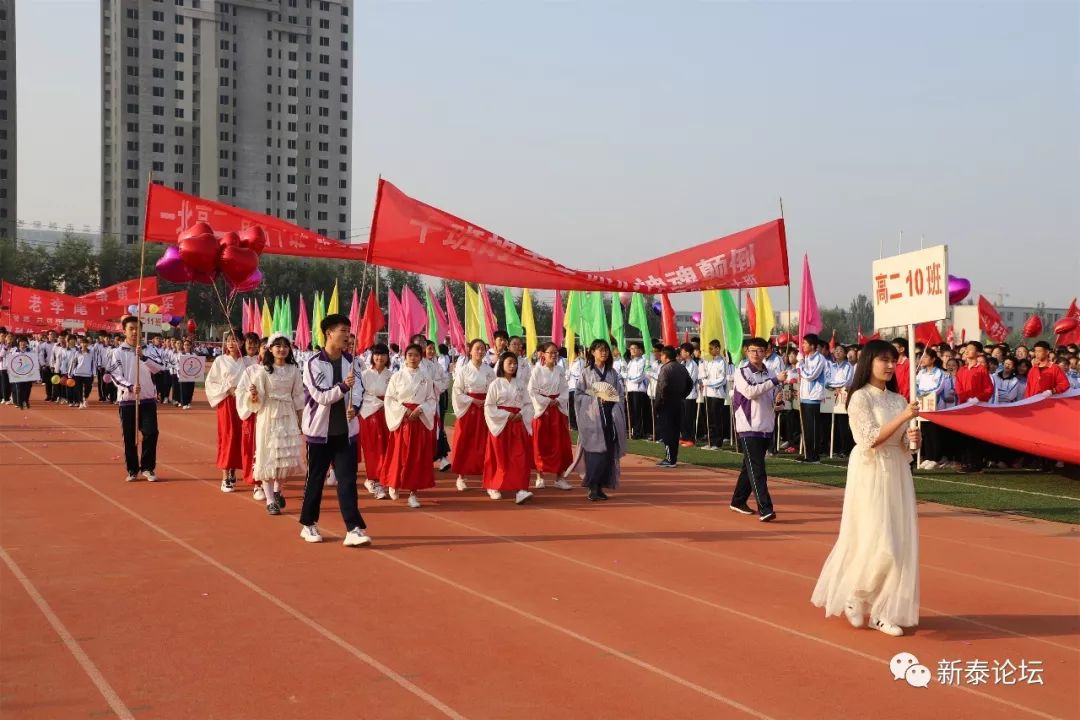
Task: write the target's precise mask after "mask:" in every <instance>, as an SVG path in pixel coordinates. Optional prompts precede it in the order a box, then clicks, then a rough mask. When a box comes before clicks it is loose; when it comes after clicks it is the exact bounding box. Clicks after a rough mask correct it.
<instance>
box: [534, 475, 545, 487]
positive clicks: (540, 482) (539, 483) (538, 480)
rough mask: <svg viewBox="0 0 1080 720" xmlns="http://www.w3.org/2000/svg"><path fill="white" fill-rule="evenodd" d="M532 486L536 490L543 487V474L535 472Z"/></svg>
mask: <svg viewBox="0 0 1080 720" xmlns="http://www.w3.org/2000/svg"><path fill="white" fill-rule="evenodd" d="M533 487H534V488H536V489H537V490H543V489H544V476H543V475H540V474H539V473H537V475H536V482H535V483H533Z"/></svg>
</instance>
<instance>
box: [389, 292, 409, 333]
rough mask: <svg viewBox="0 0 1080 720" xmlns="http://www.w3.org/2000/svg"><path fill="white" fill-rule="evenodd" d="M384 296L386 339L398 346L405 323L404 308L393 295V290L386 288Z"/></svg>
mask: <svg viewBox="0 0 1080 720" xmlns="http://www.w3.org/2000/svg"><path fill="white" fill-rule="evenodd" d="M386 297H387V312H386V314H387V320H386V339H387V341H388V342H389V343H390V344H391V345H397V346H398V347H399V348H400V347H401V346H402V345H403V343H402V342H401V334H402V329H403V328H404V325H405V323H404V320H405V317H404V310H405V308H403V307H402V306H401V301H399V300H398V299H397V295H395V294H394V291H393V290H391V289H390V288H386Z"/></svg>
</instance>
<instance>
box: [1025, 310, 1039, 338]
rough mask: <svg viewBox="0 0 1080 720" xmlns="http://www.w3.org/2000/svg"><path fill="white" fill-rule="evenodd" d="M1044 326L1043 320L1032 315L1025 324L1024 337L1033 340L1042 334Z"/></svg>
mask: <svg viewBox="0 0 1080 720" xmlns="http://www.w3.org/2000/svg"><path fill="white" fill-rule="evenodd" d="M1042 330H1043V324H1042V318H1041V317H1039V316H1038V315H1032V316H1031V317H1029V318H1028V319H1027V322H1025V323H1024V337H1026V338H1033V337H1038V336H1039V335H1041V334H1042Z"/></svg>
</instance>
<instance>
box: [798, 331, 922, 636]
mask: <svg viewBox="0 0 1080 720" xmlns="http://www.w3.org/2000/svg"><path fill="white" fill-rule="evenodd" d="M898 358H899V353H898V352H897V351H896V348H895V347H893V346H892V345H890V344H889V343H886V342H885V341H883V340H871V341H870V342H869V343H867V344H866V347H865V348H863V351H862V353H861V354H860V355H859V363H858V365H857V366H856V368H855V377H854V379H853V381H852V385H851V392H850V393H849V394H848V417H849V418H850V420H851V431H852V434H853V435H854V436H855V449H854V450H853V451H852V453H851V458H850V459H849V460H848V469H847V483H846V485H845V489H844V509H843V514H842V515H841V517H840V533H839V536H838V537H837V539H836V545H834V546H833V549H832V551H831V552H830V553H829V557H828V558H827V559H826V560H825V564H824V566H823V567H822V569H821V575H820V577H819V578H818V581H817V585H816V586H815V587H814V592H813V595H812V596H811V600H810V601H811V602H812V603H813V604H814V605H815V606H817V607H820V608H824V609H825V616H826V617H830V616H832V615H840V614H843V615H844V616H846V617H847V619H848V622H850V623H851V625H852V626H854V627H857V628H859V627H863V626H864V625H865V624H866V615H867V613H869V615H870V627H871V628H872V629H875V630H879V631H881V632H883V633H885V634H886V635H891V636H893V637H900V636H901V635H903V634H904V631H903V628H905V627H911V626H914V625H918V624H919V528H918V513H917V510H916V507H915V486H914V483H913V481H912V478H911V466H910V463H911V450H909V444H911V443H913V444H915V446H916V447H918V446H919V445H920V444H921V437H920V435H919V431H918V430H915V429H911V430H909V429H908V427H907V426H908V422H909V421H910V420H912V419H914V418H916V417H918V415H919V404H918V403H911V404H908V402H907V400H906V399H905V398H904V397H903V396H901V395H900V394H899V393H898V392H897V389H898V388H897V384H896V377H895V374H896V367H897V359H898Z"/></svg>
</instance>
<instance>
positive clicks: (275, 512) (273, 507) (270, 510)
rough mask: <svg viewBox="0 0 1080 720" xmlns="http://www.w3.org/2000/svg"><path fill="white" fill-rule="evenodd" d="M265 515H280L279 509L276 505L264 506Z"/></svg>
mask: <svg viewBox="0 0 1080 720" xmlns="http://www.w3.org/2000/svg"><path fill="white" fill-rule="evenodd" d="M266 513H267V514H268V515H280V514H281V508H279V507H278V504H277V503H269V504H267V506H266Z"/></svg>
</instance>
